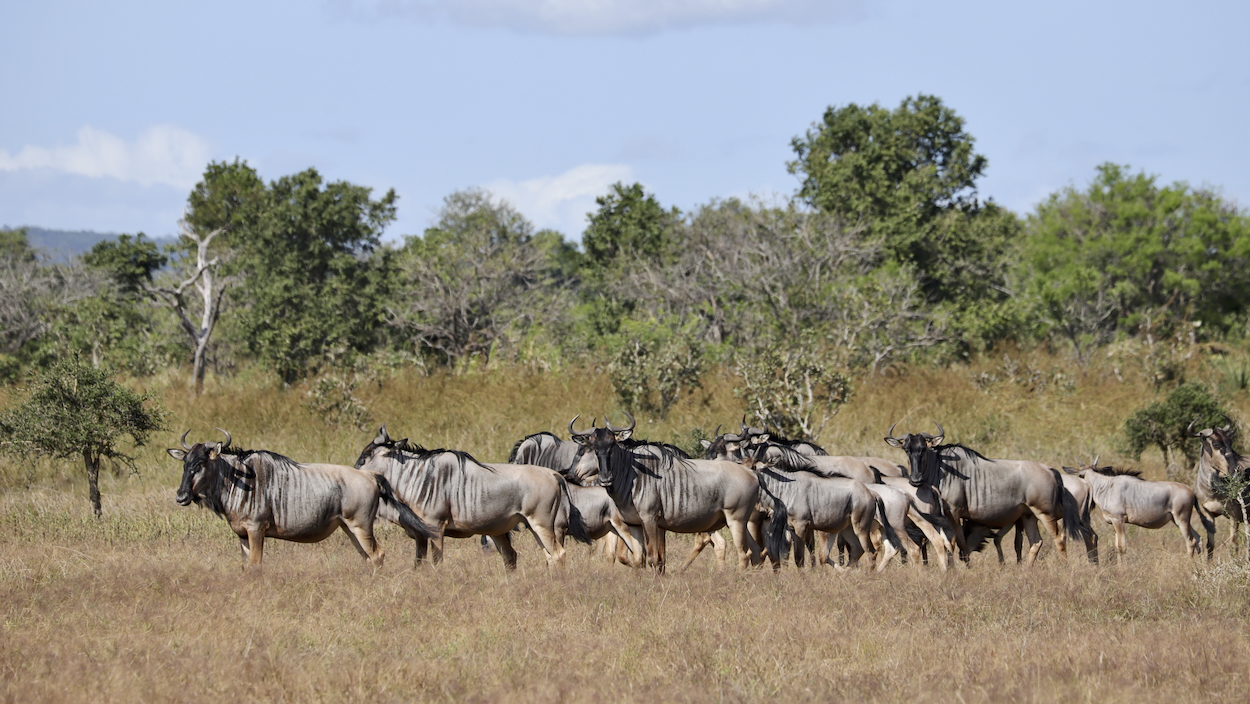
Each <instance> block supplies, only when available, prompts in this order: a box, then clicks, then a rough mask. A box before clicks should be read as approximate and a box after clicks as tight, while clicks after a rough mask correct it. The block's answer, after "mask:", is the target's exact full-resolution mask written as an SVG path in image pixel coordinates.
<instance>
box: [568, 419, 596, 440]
mask: <svg viewBox="0 0 1250 704" xmlns="http://www.w3.org/2000/svg"><path fill="white" fill-rule="evenodd" d="M581 417H582V414H580V413H578V414H577V415H575V416H573V420H571V421H569V435H572V436H573V437H575V438H578V437H585V436H587V435H590V430H583V431H577V430H574V429H573V424H574V423H576V422H577V419H578V418H581ZM590 427H591V429H592V430H593V429H594V427H595V419H594V418H591V419H590Z"/></svg>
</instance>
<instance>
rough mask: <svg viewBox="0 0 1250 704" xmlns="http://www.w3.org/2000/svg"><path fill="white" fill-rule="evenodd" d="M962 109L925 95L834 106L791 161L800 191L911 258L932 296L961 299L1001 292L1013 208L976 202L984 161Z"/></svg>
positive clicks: (904, 259)
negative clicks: (885, 103) (890, 105)
mask: <svg viewBox="0 0 1250 704" xmlns="http://www.w3.org/2000/svg"><path fill="white" fill-rule="evenodd" d="M974 142H975V140H974V139H973V138H972V136H971V135H970V134H968V133H967V132H966V131H965V130H964V121H963V118H961V117H959V116H958V115H957V114H956V113H955V111H954V110H952V109H950V108H948V107H946V106H945V105H943V104H942V101H941V100H940V99H939V98H937V97H934V96H931V95H923V94H921V95H917V96H916V97H914V98H907V99H905V100H904V101H903V103H902V104H901V105H899V107H898V108H897V109H896V110H893V111H890V110H887V109H885V108H882V107H881V106H879V105H877V104H873V105H870V106H868V107H861V106H859V105H855V104H854V103H852V104H849V105H847V106H845V107H841V108H837V107H830V108H828V109H827V110H826V111H825V115H824V118H823V120H822V121H821V122H820V123H818V124H816V125H814V126H813V128H812V129H810V130H808V132H807V134H806V135H804V136H803V137H796V138H794V139H793V140H792V141H791V146H792V147H793V149H794V152H795V155H796V156H797V158H796V159H795V160H794V161H791V162H789V164H788V165H787V166H788V168H789V170H790V172H791V173H794V174H798V175H799V176H800V177H801V178H802V185H801V186H800V189H799V197H800V198H802V199H804V200H806V201H807V202H808V203H810V204H811V205H813V206H814V207H816V208H818V209H820V210H822V211H824V212H827V213H831V214H834V215H837V216H839V217H841V218H843V219H845V220H846V221H847V222H849V223H852V224H855V223H858V224H859V225H860V226H862V227H863V228H865V233H866V236H868V237H869V238H874V239H879V240H880V241H881V242H882V243H883V245H884V246H885V248H886V251H887V252H888V253H889V254H890V256H891V257H892V258H894V259H895V260H896V261H898V262H899V263H902V264H908V265H911V266H913V267H915V269H916V272H917V275H918V276H919V278H920V283H921V285H922V286H923V288H924V290H925V292H926V295H927V296H928V297H929V298H930V299H931V300H933V301H956V302H959V303H960V304H961V305H967V304H969V303H970V302H973V301H977V300H980V299H983V298H987V297H988V298H991V299H999V298H1002V297H1003V289H1004V277H1005V274H1006V271H1007V264H1008V262H1009V261H1010V254H1011V246H1012V244H1013V242H1014V240H1015V239H1016V237H1017V235H1018V233H1019V224H1018V223H1017V222H1016V218H1015V216H1014V215H1013V214H1012V213H1011V212H1010V211H1007V210H1005V209H1003V208H1000V207H998V206H997V205H995V204H993V203H992V202H991V203H978V201H977V199H976V197H975V194H976V181H977V179H978V178H980V177H981V176H982V175H983V174H984V172H985V168H986V166H987V163H988V162H987V161H986V159H985V157H984V156H982V155H980V154H976V153H974V152H973V144H974Z"/></svg>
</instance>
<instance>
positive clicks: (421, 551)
mask: <svg viewBox="0 0 1250 704" xmlns="http://www.w3.org/2000/svg"><path fill="white" fill-rule="evenodd" d="M413 541H414V542H416V544H417V545H416V552H415V554H414V555H413V558H412V566H413V567H420V566H421V563H422V562H425V556H426V554H427V553H429V551H430V541H429V540H428V539H427V538H426V537H425V536H420V535H419V536H417V537H416V538H414V539H413Z"/></svg>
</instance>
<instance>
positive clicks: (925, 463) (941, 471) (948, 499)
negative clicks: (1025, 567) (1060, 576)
mask: <svg viewBox="0 0 1250 704" xmlns="http://www.w3.org/2000/svg"><path fill="white" fill-rule="evenodd" d="M935 425H937V424H935ZM937 427H938V433H939V434H938V435H936V436H935V435H930V434H929V433H908V434H906V435H904V436H903V437H901V438H896V437H894V426H890V430H889V432H888V433H887V434H886V437H885V441H886V442H887V443H888V444H889V445H890V446H892V447H897V448H901V449H902V450H903V451H904V452H906V453H907V458H908V463H909V468H908V469H909V471H908V480H909V481H910V482H911V483H912V484H913V485H915V486H919V485H921V484H928V485H930V486H932V487H934V488H935V489H936V490H937V492H938V495H939V496H940V497H941V501H942V508H943V512H944V514H945V515H946V516H947V517H948V518H949V519H950V521H951V524H952V527H953V528H954V532H955V540H956V542H957V543H958V544H959V551H960V554H961V555H966V554H967V552H968V547H967V542H966V541H965V537H964V531H963V525H962V522H963V521H964V520H971V521H976V522H977V523H981V524H984V525H987V526H991V527H1003V526H1010V525H1012V524H1014V523H1015V522H1016V521H1017V520H1018V519H1020V518H1024V519H1025V523H1024V527H1025V531H1026V534H1027V535H1028V538H1029V544H1030V548H1029V556H1028V558H1027V560H1026V563H1027V564H1029V565H1032V564H1033V562H1034V561H1035V560H1036V559H1037V553H1038V552H1039V551H1040V550H1041V546H1042V545H1041V540H1042V539H1041V535H1039V534H1038V530H1037V523H1038V521H1040V522H1041V523H1042V524H1043V525H1044V526H1046V530H1047V531H1048V532H1049V533H1050V534H1051V536H1053V537H1054V540H1055V545H1056V547H1058V548H1059V552H1060V554H1062V555H1063V556H1064V557H1065V558H1066V557H1067V554H1068V553H1067V544H1066V541H1065V539H1066V537H1071V538H1074V539H1080V538H1081V537H1082V536H1081V531H1080V521H1081V519H1080V516H1079V515H1077V513H1076V511H1075V510H1074V509H1075V507H1074V506H1073V505H1071V504H1069V503H1065V502H1064V500H1063V495H1064V492H1063V481H1062V479H1061V478H1060V477H1059V472H1058V471H1056V470H1054V469H1051V468H1050V467H1047V466H1045V465H1043V464H1041V463H1040V462H1032V461H1029V460H991V459H989V458H987V457H985V456H983V455H981V453H979V452H977V451H976V450H973V449H971V448H968V447H964V446H963V445H943V444H942V439H943V437H944V436H945V432H944V431H943V430H942V426H941V425H937ZM1060 521H1062V522H1063V529H1062V530H1060V526H1059V524H1060Z"/></svg>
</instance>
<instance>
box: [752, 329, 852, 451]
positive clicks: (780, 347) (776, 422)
mask: <svg viewBox="0 0 1250 704" xmlns="http://www.w3.org/2000/svg"><path fill="white" fill-rule="evenodd" d="M825 347H826V345H825V342H824V341H823V340H821V339H820V338H819V337H817V336H816V335H814V334H807V335H804V336H803V337H802V338H801V339H798V340H794V341H791V342H790V344H774V345H770V346H767V347H763V348H761V349H757V350H751V351H744V352H743V353H741V354H740V355H739V356H738V358H737V365H736V366H737V371H738V374H739V376H740V377H741V378H742V386H740V387H739V388H737V389H735V393H736V394H737V395H738V396H739V397H740V398H742V399H743V400H744V401H745V402H746V404H747V412H748V413H749V414H750V415H751V416H752V417H753V418H755V419H756V420H757V421H758V422H759V423H760V424H762V425H764V426H765V427H770V428H775V429H776V430H778V431H780V432H781V433H782V434H784V435H788V436H790V437H793V438H803V439H807V440H811V441H813V442H815V441H817V440H819V438H820V433H821V431H823V430H824V428H825V424H826V423H828V422H829V419H830V418H832V417H833V416H834V415H836V414H837V412H838V409H839V408H840V407H841V406H842V404H844V403H846V402H847V401H848V400H850V397H851V393H852V391H853V386H852V383H851V379H850V377H848V376H847V375H846V374H844V373H843V372H842V371H840V370H838V369H836V368H835V367H834V366H833V365H832V364H830V362H829V358H830V355H829V354H828V353H827V351H826V349H825Z"/></svg>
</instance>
